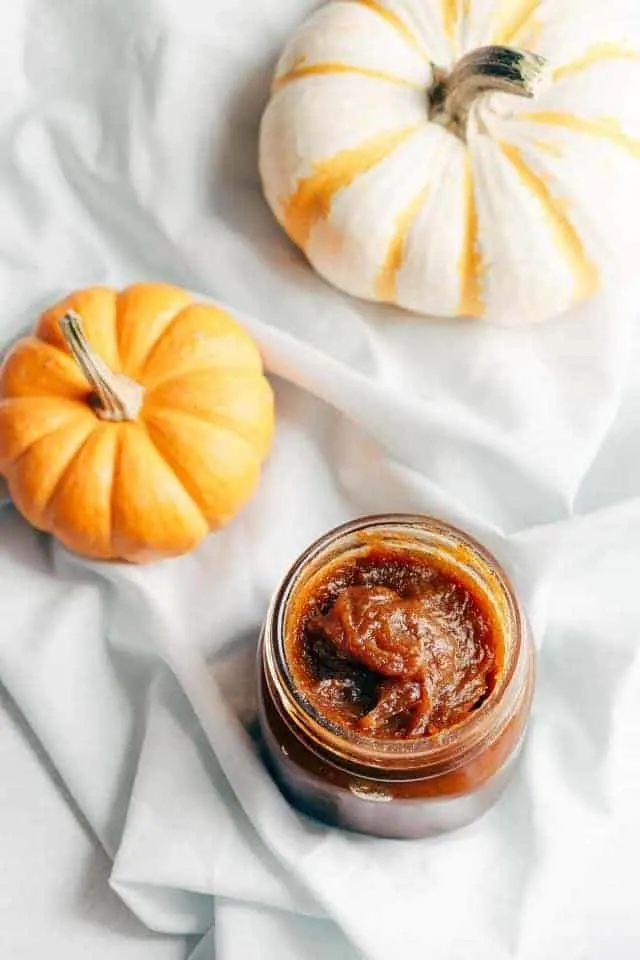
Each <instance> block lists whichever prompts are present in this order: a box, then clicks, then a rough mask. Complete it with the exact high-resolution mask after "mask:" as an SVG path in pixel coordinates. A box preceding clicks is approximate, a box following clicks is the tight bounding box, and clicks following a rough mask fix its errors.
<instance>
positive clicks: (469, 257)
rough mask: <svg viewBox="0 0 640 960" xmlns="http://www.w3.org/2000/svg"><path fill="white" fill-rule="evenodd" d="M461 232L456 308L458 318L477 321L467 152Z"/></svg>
mask: <svg viewBox="0 0 640 960" xmlns="http://www.w3.org/2000/svg"><path fill="white" fill-rule="evenodd" d="M464 190H465V210H464V214H463V215H464V218H465V228H464V238H463V242H462V252H461V254H460V260H459V264H458V271H459V274H460V304H459V307H458V309H459V312H460V314H461V315H462V316H468V317H481V316H482V315H483V313H484V311H485V307H484V303H483V301H482V298H481V276H482V264H481V259H480V250H479V247H478V233H479V230H478V207H477V204H476V198H475V189H474V180H473V169H472V164H471V157H470V155H469V152H468V151H467V154H466V156H465V170H464Z"/></svg>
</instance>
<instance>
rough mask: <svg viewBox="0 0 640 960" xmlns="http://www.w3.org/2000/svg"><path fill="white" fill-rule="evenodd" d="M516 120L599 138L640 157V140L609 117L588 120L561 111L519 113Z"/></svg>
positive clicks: (633, 155)
mask: <svg viewBox="0 0 640 960" xmlns="http://www.w3.org/2000/svg"><path fill="white" fill-rule="evenodd" d="M514 119H515V120H524V121H525V122H531V123H541V124H546V125H548V126H552V127H562V128H564V129H566V130H573V131H576V132H577V133H584V134H586V135H587V136H593V137H598V138H600V139H602V140H608V141H609V142H610V143H613V144H615V146H617V147H620V149H621V150H625V151H626V152H627V153H630V154H631V156H632V157H640V140H635V139H634V138H633V137H630V136H628V135H627V134H626V133H625V132H624V130H623V129H622V128H621V126H620V123H619V121H617V120H613V119H611V118H609V117H594V118H593V119H587V118H585V117H577V116H576V115H575V114H573V113H564V112H562V111H560V110H539V111H537V112H536V111H535V110H530V111H527V112H526V113H518V114H516V116H515V117H514Z"/></svg>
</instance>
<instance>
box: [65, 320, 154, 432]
mask: <svg viewBox="0 0 640 960" xmlns="http://www.w3.org/2000/svg"><path fill="white" fill-rule="evenodd" d="M60 328H61V330H62V334H63V336H64V339H65V343H66V344H67V346H68V348H69V350H70V351H71V354H72V356H73V358H74V360H75V361H76V363H77V364H78V366H79V367H80V369H81V370H82V372H83V374H84V376H85V377H86V378H87V380H88V381H89V383H90V384H91V386H92V387H93V390H94V394H95V399H96V401H97V402H96V403H95V404H92V406H93V408H94V410H95V412H96V414H97V415H98V416H99V417H100V418H101V419H102V420H111V421H112V422H115V423H119V422H121V421H123V420H137V419H138V415H139V414H140V410H141V409H142V404H143V402H144V390H143V388H142V387H141V386H140V384H139V383H136V382H135V380H131V378H130V377H126V376H125V375H124V374H122V373H114V372H113V371H112V370H110V369H109V367H108V366H107V365H106V363H105V362H104V360H102V358H101V357H99V356H98V355H97V354H96V353H94V351H93V350H92V349H91V347H90V346H89V341H88V340H87V338H86V336H85V334H84V330H83V328H82V320H81V319H80V317H79V316H78V314H77V313H75V311H73V310H69V311H68V312H67V313H65V315H64V316H63V317H62V319H61V320H60Z"/></svg>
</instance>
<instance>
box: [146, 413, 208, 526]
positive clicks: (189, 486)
mask: <svg viewBox="0 0 640 960" xmlns="http://www.w3.org/2000/svg"><path fill="white" fill-rule="evenodd" d="M143 426H144V430H145V433H146V434H147V436H148V438H149V442H150V443H151V444H152V445H153V447H154V449H155V450H156V451H157V453H158V456H159V457H161V459H162V462H163V463H164V464H165V465H166V468H167V470H169V471H170V472H171V473H172V474H173V475H174V477H175V478H176V480H177V481H178V483H179V484H180V486H181V487H182V488H183V489H184V492H185V494H186V495H187V496H188V498H189V499H190V500H191V502H192V503H193V505H194V507H195V508H196V510H197V511H198V513H199V514H200V516H201V517H202V519H203V520H204V522H205V523H206V525H207V527H208V528H209V529H211V521H210V520H209V519H208V517H207V516H206V515H205V512H204V510H203V509H202V506H201V505H200V502H199V495H198V493H197V491H194V484H193V480H192V478H191V477H190V476H188V475H187V473H186V471H184V470H181V469H180V466H179V465H176V462H175V461H174V460H173V459H172V458H171V457H170V456H167V453H166V452H165V451H164V449H163V447H162V445H161V444H160V443H158V442H157V440H156V437H155V436H154V434H153V424H149V423H145V424H144V425H143Z"/></svg>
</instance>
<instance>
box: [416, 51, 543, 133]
mask: <svg viewBox="0 0 640 960" xmlns="http://www.w3.org/2000/svg"><path fill="white" fill-rule="evenodd" d="M546 64H547V61H546V59H545V58H544V57H541V56H540V55H539V54H537V53H530V52H529V51H527V50H516V49H515V48H514V47H497V46H490V47H480V48H479V49H478V50H472V51H471V53H468V54H467V55H466V56H465V57H462V59H461V60H459V61H458V63H457V64H456V65H455V67H454V68H453V70H451V71H450V72H449V73H447V72H446V71H444V70H440V69H438V68H436V69H435V70H434V77H435V81H434V85H433V86H432V88H431V90H430V92H429V108H430V119H431V120H433V121H434V122H436V123H441V124H442V125H443V126H445V127H447V129H448V130H451V132H452V133H455V134H456V135H457V136H458V137H460V138H461V139H462V140H464V139H465V135H466V128H467V119H468V117H469V111H470V110H471V107H472V105H473V102H474V101H475V100H476V98H477V97H478V96H480V94H482V93H492V92H498V91H499V92H502V93H513V94H515V95H516V96H519V97H529V98H531V97H533V96H535V94H536V91H537V89H538V86H539V85H540V82H541V80H542V78H543V72H544V68H545V66H546Z"/></svg>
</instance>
